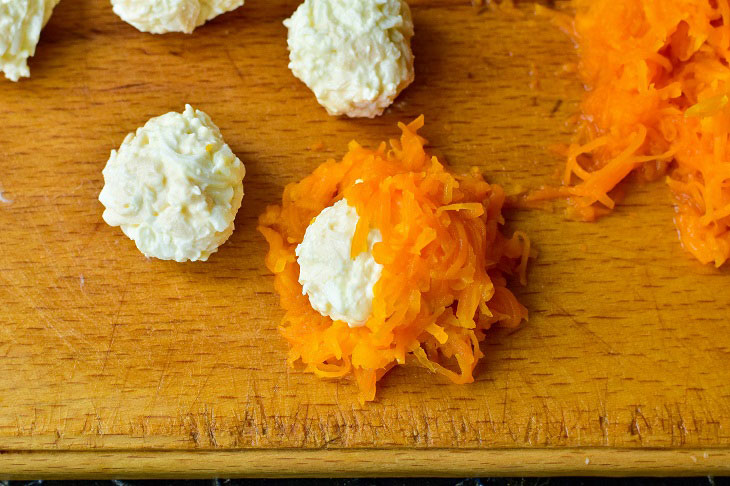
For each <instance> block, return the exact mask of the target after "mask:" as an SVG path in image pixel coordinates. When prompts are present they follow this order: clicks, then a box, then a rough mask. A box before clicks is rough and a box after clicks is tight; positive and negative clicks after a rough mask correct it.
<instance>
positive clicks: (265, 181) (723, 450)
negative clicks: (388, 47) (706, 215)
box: [0, 0, 730, 477]
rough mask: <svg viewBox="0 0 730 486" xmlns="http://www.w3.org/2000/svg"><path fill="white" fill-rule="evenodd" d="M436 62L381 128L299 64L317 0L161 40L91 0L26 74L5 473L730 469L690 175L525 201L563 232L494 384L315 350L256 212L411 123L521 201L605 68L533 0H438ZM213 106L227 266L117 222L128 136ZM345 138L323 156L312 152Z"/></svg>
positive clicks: (13, 149)
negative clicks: (511, 1) (690, 224)
mask: <svg viewBox="0 0 730 486" xmlns="http://www.w3.org/2000/svg"><path fill="white" fill-rule="evenodd" d="M411 3H412V7H413V13H414V18H415V23H416V30H417V36H416V38H415V41H414V51H415V54H416V58H417V67H416V82H415V83H414V84H413V85H412V86H411V87H410V88H409V89H408V90H407V91H406V92H404V93H403V95H402V96H401V97H400V98H399V99H398V100H397V102H396V103H395V105H393V107H391V108H390V109H389V110H388V111H387V112H386V114H385V115H384V116H382V117H380V118H378V119H376V120H346V119H335V118H331V117H329V116H327V115H326V113H325V111H324V110H323V109H322V108H321V107H319V106H318V105H317V103H316V101H315V99H314V96H313V95H312V94H311V93H310V92H309V91H308V90H307V89H306V88H305V87H304V86H303V85H302V84H301V83H299V82H298V81H297V80H296V79H295V78H294V77H293V76H292V75H291V73H290V72H289V70H288V69H287V60H288V58H287V50H286V31H285V28H284V27H283V26H282V20H283V19H284V18H285V17H287V16H288V15H290V14H291V12H292V11H293V10H294V9H295V7H296V4H297V2H296V0H270V1H255V0H251V1H249V2H248V5H246V6H245V7H244V8H241V9H239V10H237V11H235V12H233V13H230V14H227V15H224V16H222V17H219V18H218V19H216V20H215V21H213V22H211V23H209V24H208V25H206V26H204V27H202V28H200V29H198V30H197V31H196V33H195V34H194V35H190V36H186V35H175V34H172V35H164V36H153V35H150V34H142V33H140V32H137V31H136V30H135V29H133V28H132V27H130V26H129V25H127V24H125V23H123V22H121V21H120V20H119V19H118V18H117V17H116V16H115V15H114V14H113V13H112V11H111V7H110V5H109V4H108V2H106V1H102V0H63V1H62V2H61V4H60V5H59V6H58V7H57V9H56V12H55V14H54V16H53V18H52V20H51V22H50V24H49V25H48V27H47V28H46V29H45V31H44V32H43V36H42V41H41V43H40V45H39V48H38V54H37V55H36V57H34V58H33V59H32V61H31V70H32V78H31V79H30V80H24V81H22V82H20V83H18V84H13V83H10V82H6V81H4V80H2V81H0V126H1V127H2V128H1V129H0V163H1V164H2V165H1V166H0V167H1V168H0V184H1V185H2V190H3V194H4V197H5V198H6V199H7V200H9V201H11V202H7V203H0V239H1V240H0V304H1V305H2V312H1V313H0V476H5V477H40V476H43V477H79V476H90V475H93V476H96V477H101V476H110V477H135V476H148V477H149V476H161V477H162V476H188V477H193V476H216V475H218V476H241V475H262V476H285V475H325V476H336V475H401V474H403V475H429V474H440V475H441V474H443V475H465V474H469V475H476V474H629V473H636V474H720V473H730V367H728V359H729V358H730V319H729V317H730V316H729V312H730V311H729V309H730V291H729V289H730V274H729V272H728V269H727V268H725V269H720V270H717V269H715V268H711V267H706V266H701V265H699V264H698V263H697V262H695V261H694V260H692V259H691V258H690V257H689V256H688V255H687V253H685V252H684V251H683V250H682V248H681V247H680V245H679V243H678V240H677V236H676V231H675V229H674V227H673V225H672V206H671V201H670V198H669V195H668V191H667V189H666V187H665V186H664V184H663V183H662V182H659V183H656V184H651V185H636V186H635V187H631V190H630V192H629V195H628V197H627V198H626V200H625V201H624V203H623V204H622V205H621V206H620V207H619V208H618V210H617V211H616V212H615V213H614V214H613V215H612V216H610V217H608V218H605V219H604V220H602V221H601V222H599V223H597V224H587V223H579V222H571V221H567V220H566V219H565V218H564V216H563V213H562V211H556V212H552V213H551V212H546V211H512V212H509V213H508V214H507V216H508V219H509V223H508V227H509V230H510V231H511V230H512V229H515V228H520V229H524V230H526V231H527V232H528V233H529V234H530V235H531V237H532V239H533V241H534V244H535V246H536V247H537V248H538V250H539V253H540V255H539V257H538V259H537V260H536V261H535V262H534V264H532V265H531V268H530V274H529V284H528V285H527V286H526V287H524V288H521V287H519V285H515V287H516V292H517V293H518V295H519V298H520V299H521V301H522V302H523V303H524V304H525V305H526V306H527V307H528V308H529V309H530V313H531V318H530V321H529V323H527V324H526V325H524V326H523V327H522V328H520V329H519V330H517V331H512V332H505V331H499V330H497V331H496V332H493V333H491V334H490V335H489V337H488V339H487V342H486V343H485V345H484V350H485V352H486V354H487V357H486V359H485V360H484V362H483V364H482V365H480V366H479V368H478V374H477V380H476V383H474V384H471V385H466V386H456V385H452V384H450V383H448V382H447V381H445V380H444V379H443V378H440V377H438V376H434V375H431V374H430V373H428V372H427V371H425V370H423V369H420V368H415V367H410V368H399V369H396V370H394V371H393V372H391V373H389V374H388V375H387V377H386V378H384V379H383V380H382V382H381V384H380V386H379V392H378V400H377V401H376V402H375V403H369V404H367V405H365V406H361V405H359V403H358V401H357V397H356V390H355V386H354V385H353V384H351V383H348V382H325V381H320V380H319V379H317V378H315V377H313V376H311V375H309V374H303V373H301V372H297V371H294V370H290V369H288V368H287V366H286V364H285V355H286V349H287V347H286V345H285V343H284V341H283V339H282V338H281V337H280V336H279V334H278V332H277V325H278V322H279V320H280V318H281V316H282V313H281V311H280V309H279V307H278V303H277V297H276V295H275V294H274V291H273V283H272V280H273V279H272V276H271V274H270V273H269V272H268V271H267V270H266V269H265V267H264V264H263V256H264V253H265V250H266V246H265V244H264V241H263V239H262V238H261V236H260V235H259V234H258V233H257V232H256V229H255V227H256V220H257V217H258V215H259V214H260V213H261V212H262V210H263V209H264V207H265V205H267V204H271V203H275V202H277V201H278V200H279V198H280V196H281V192H282V189H283V187H284V185H285V184H286V183H288V182H291V181H294V180H297V179H299V178H301V177H302V176H304V175H305V174H307V173H308V172H309V171H311V170H312V169H313V168H314V167H316V166H317V165H318V164H319V163H321V162H322V161H324V160H325V159H326V158H329V157H340V156H341V155H342V154H343V153H344V152H345V150H346V144H347V142H348V141H349V140H351V139H353V138H356V139H357V140H359V141H360V142H362V143H365V144H370V145H373V144H376V143H377V142H379V141H380V140H386V139H388V138H391V137H393V136H396V135H397V133H398V132H397V129H396V122H397V121H399V120H404V121H408V120H411V119H413V118H415V117H416V116H418V115H420V114H422V113H423V114H425V116H426V127H425V129H424V130H423V134H424V135H425V136H426V137H427V138H428V139H429V140H430V142H431V147H432V148H433V150H434V151H435V152H437V153H439V154H442V155H443V156H444V157H445V158H446V159H447V160H448V161H449V162H450V164H451V165H452V166H454V167H455V168H457V169H466V168H468V167H469V166H472V165H477V166H479V167H480V168H481V169H483V171H484V173H485V174H486V175H487V177H488V179H489V180H490V181H492V182H496V183H500V184H503V185H504V186H505V188H506V189H507V191H508V192H511V193H514V192H517V191H519V190H520V189H521V188H527V187H535V186H537V185H540V184H542V183H544V182H546V181H551V180H552V177H553V174H554V173H555V171H556V169H557V168H558V167H559V166H560V164H561V162H560V161H559V160H558V159H556V158H555V157H554V156H552V155H550V152H549V151H548V150H547V148H546V147H547V146H548V145H549V144H551V143H555V142H564V141H567V140H568V139H569V137H570V127H569V126H568V125H566V123H565V120H566V119H567V118H568V117H569V116H570V115H571V114H573V113H574V112H575V110H576V103H577V100H578V99H579V96H580V93H581V89H582V88H581V86H580V84H579V83H578V81H577V80H576V79H574V78H573V77H572V76H571V75H570V74H565V73H564V72H563V70H562V66H563V65H564V64H565V63H567V62H571V61H574V56H575V52H574V50H573V47H572V45H571V43H570V42H569V41H568V39H566V38H565V37H564V36H563V35H562V34H561V33H560V32H558V31H557V30H556V29H555V28H553V27H552V26H551V25H550V24H549V22H548V21H547V20H546V19H543V18H539V17H535V16H534V15H533V13H532V11H533V4H532V3H530V2H528V1H525V2H524V3H521V4H520V11H521V12H522V14H521V15H511V14H508V13H500V12H493V11H491V10H489V9H476V8H474V7H472V6H471V5H470V4H469V2H468V0H417V1H412V2H411ZM185 103H191V104H193V105H194V106H195V107H197V108H200V109H203V110H205V111H206V112H207V113H209V114H210V115H211V117H212V118H213V120H214V121H215V122H216V123H217V124H218V125H219V126H220V128H221V130H222V132H223V134H224V136H225V138H226V140H227V142H228V143H229V144H230V145H231V147H232V149H233V150H234V152H236V153H237V154H238V156H239V157H240V158H241V159H242V160H243V161H244V163H245V164H246V167H247V169H248V175H247V176H246V179H245V189H246V196H245V198H244V204H243V207H242V209H241V211H240V212H239V214H238V218H237V220H236V231H235V233H234V234H233V236H232V238H231V239H230V241H229V242H228V243H226V244H225V246H223V247H222V248H221V250H220V251H219V252H218V253H216V254H215V255H214V256H213V257H212V258H211V259H210V261H209V262H207V263H188V264H178V263H174V262H163V261H157V260H147V259H145V258H144V257H143V256H142V255H141V254H140V253H139V252H138V251H137V250H136V248H135V247H134V244H133V243H132V242H131V241H130V240H128V239H127V238H126V237H125V236H124V235H123V234H122V233H121V231H120V230H119V229H118V228H110V227H108V226H107V225H106V224H105V223H104V222H103V221H102V219H101V213H102V206H101V205H100V204H99V202H98V201H97V195H98V193H99V191H100V189H101V187H102V177H101V169H102V168H103V166H104V164H105V163H106V160H107V158H108V156H109V152H110V150H111V149H113V148H116V147H118V146H119V145H120V143H121V142H122V140H123V138H124V136H125V135H126V134H127V133H128V132H130V131H133V130H134V129H136V128H137V127H138V126H141V125H142V124H143V123H144V122H145V121H146V120H147V119H149V118H150V117H153V116H156V115H159V114H162V113H166V112H168V111H171V110H177V111H180V110H181V109H182V108H183V106H184V104H185ZM320 143H322V144H323V145H324V148H323V149H321V150H311V147H313V146H317V145H318V144H320Z"/></svg>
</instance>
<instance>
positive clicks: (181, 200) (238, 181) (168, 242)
mask: <svg viewBox="0 0 730 486" xmlns="http://www.w3.org/2000/svg"><path fill="white" fill-rule="evenodd" d="M102 173H103V175H104V188H103V189H102V191H101V193H100V194H99V200H100V201H101V203H102V204H103V205H104V206H105V207H106V210H105V211H104V215H103V217H104V221H106V222H107V223H108V224H109V225H111V226H120V227H121V229H122V231H123V232H124V234H126V235H127V236H128V237H129V238H131V239H132V240H134V242H135V243H136V244H137V248H139V250H140V251H141V252H142V253H144V254H145V255H146V256H148V257H155V258H160V259H162V260H176V261H178V262H184V261H188V260H192V261H196V260H207V259H208V257H209V256H210V255H211V254H212V253H214V252H215V251H216V250H217V249H218V247H219V246H220V245H222V244H223V243H224V242H225V241H226V240H227V239H228V237H229V236H230V235H231V233H233V228H234V225H233V220H234V218H235V216H236V212H238V209H239V208H240V207H241V200H242V198H243V182H242V181H243V177H244V176H245V174H246V169H245V167H244V165H243V163H241V161H240V160H239V159H238V157H236V156H235V155H234V154H233V152H232V151H231V149H230V148H229V147H228V145H227V144H226V143H225V142H224V141H223V136H222V135H221V132H220V130H219V129H218V127H217V126H216V125H215V124H214V123H213V122H212V121H211V119H210V117H209V116H208V115H206V114H205V113H203V112H202V111H200V110H195V109H193V108H192V107H191V106H190V105H187V106H186V107H185V111H184V112H183V113H175V112H172V113H167V114H166V115H162V116H159V117H157V118H153V119H151V120H150V121H148V122H147V123H146V124H145V125H144V126H143V127H142V128H139V129H137V131H136V133H130V134H129V135H127V137H126V138H125V139H124V142H123V143H122V145H121V147H119V150H112V153H111V157H110V158H109V161H108V162H107V164H106V167H105V168H104V170H103V172H102Z"/></svg>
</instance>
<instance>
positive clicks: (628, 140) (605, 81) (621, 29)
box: [527, 0, 730, 267]
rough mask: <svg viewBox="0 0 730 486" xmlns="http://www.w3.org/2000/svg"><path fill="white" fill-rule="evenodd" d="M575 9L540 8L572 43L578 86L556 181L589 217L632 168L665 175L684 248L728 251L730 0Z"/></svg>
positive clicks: (708, 255) (600, 210) (704, 253)
mask: <svg viewBox="0 0 730 486" xmlns="http://www.w3.org/2000/svg"><path fill="white" fill-rule="evenodd" d="M574 7H575V12H576V13H575V16H574V17H573V18H572V19H571V18H570V17H568V16H566V15H565V14H563V13H558V12H553V11H550V10H548V9H545V8H543V7H539V8H538V13H539V14H545V15H550V16H552V18H553V22H554V23H555V25H556V26H558V27H559V28H560V29H561V30H563V31H564V32H566V33H568V34H569V35H571V36H572V37H573V39H574V40H575V41H576V44H577V45H578V49H579V54H580V63H579V66H578V73H579V75H580V77H581V79H582V81H583V82H584V84H585V85H586V87H587V91H586V93H585V95H584V97H583V100H582V103H581V112H582V113H581V116H580V117H579V119H578V128H577V131H576V139H575V141H574V143H573V144H572V145H571V146H570V147H569V149H568V152H567V163H566V166H565V173H564V176H563V187H561V188H556V189H554V190H549V189H546V188H543V189H541V190H539V191H536V192H533V193H532V194H530V195H529V196H528V197H527V202H529V201H533V202H534V201H538V200H545V199H549V198H558V197H567V198H568V201H569V203H570V205H571V210H572V213H573V214H574V215H576V216H578V217H579V218H582V219H586V220H593V219H595V218H596V217H598V216H600V215H601V214H605V213H606V212H608V211H609V210H611V209H613V207H614V199H613V198H612V197H611V196H610V194H609V193H610V192H611V191H612V190H614V189H615V188H616V186H617V185H618V184H619V183H620V182H621V181H623V180H624V179H626V178H627V177H628V175H629V174H631V173H634V174H637V175H638V176H640V178H642V179H645V180H655V179H658V178H662V177H664V179H665V180H666V181H667V183H668V185H669V188H670V189H671V191H672V193H673V195H674V201H675V209H676V216H675V219H674V221H675V224H676V226H677V229H678V230H679V235H680V239H681V242H682V244H683V246H684V247H685V249H687V250H688V251H689V252H690V253H691V254H692V255H694V256H695V257H696V258H697V259H698V260H699V261H700V262H702V263H710V262H712V263H714V264H715V265H716V266H718V267H719V266H721V265H722V264H723V263H725V262H726V261H727V260H728V258H729V257H730V147H729V146H728V133H730V105H729V100H730V66H729V63H730V3H729V0H662V1H656V0H574Z"/></svg>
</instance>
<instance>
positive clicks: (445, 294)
mask: <svg viewBox="0 0 730 486" xmlns="http://www.w3.org/2000/svg"><path fill="white" fill-rule="evenodd" d="M422 126H423V117H420V118H418V119H417V120H415V121H414V122H412V123H411V124H409V125H404V124H400V125H399V127H400V128H401V130H402V132H403V133H402V136H401V139H400V141H393V140H392V141H391V142H390V144H391V149H390V150H388V149H387V146H386V144H385V143H383V144H381V145H380V147H378V149H377V150H370V149H367V148H364V147H361V146H360V145H358V144H357V143H356V142H351V143H350V145H349V152H348V153H347V154H346V155H345V157H344V158H343V160H342V161H341V162H336V161H334V160H329V161H327V162H325V163H324V164H322V165H320V166H319V167H318V168H317V169H315V170H314V172H313V173H312V174H311V175H309V176H307V177H305V178H304V179H303V180H302V181H301V182H298V183H293V184H289V185H287V187H286V188H285V189H284V195H283V198H282V204H281V205H280V206H278V205H277V206H269V207H268V208H267V209H266V211H265V212H264V214H262V215H261V217H260V218H259V231H260V232H261V233H262V234H263V235H264V237H265V238H266V240H267V242H268V243H269V247H270V249H269V252H268V255H267V257H266V264H267V267H268V268H269V269H270V270H271V271H272V272H273V273H274V274H275V287H276V290H277V292H278V293H279V295H280V298H281V305H282V307H283V308H284V310H285V316H284V320H283V324H282V327H281V332H282V334H283V335H284V337H285V338H286V339H287V341H288V342H289V344H290V351H289V359H288V361H289V363H290V364H292V365H294V364H295V363H297V362H299V361H300V362H301V363H303V364H304V366H305V368H306V370H308V371H310V372H312V373H314V374H316V375H317V376H320V377H322V378H342V377H346V376H351V377H354V379H355V381H356V382H357V384H358V385H359V390H360V400H361V402H365V401H369V400H373V399H374V397H375V385H376V382H377V381H378V380H379V379H380V378H381V377H382V376H383V375H384V374H385V373H386V372H387V371H388V370H390V369H391V368H392V367H393V366H395V365H397V364H405V363H406V362H407V361H409V362H414V363H416V364H419V365H421V366H423V367H426V368H427V369H429V370H431V371H432V372H435V373H439V374H442V375H444V376H446V377H448V378H449V379H450V380H452V381H453V382H454V383H469V382H472V381H473V380H474V378H473V374H472V373H473V370H474V367H475V366H476V364H477V361H478V360H479V358H481V357H482V356H483V354H482V352H481V351H480V349H479V342H480V341H482V340H483V339H484V337H485V331H486V330H487V329H489V327H490V326H492V325H493V324H496V323H500V324H502V325H504V326H509V327H512V326H517V325H518V324H519V323H520V322H521V321H522V320H523V319H526V318H527V310H526V309H525V308H524V307H523V306H522V305H521V304H520V303H519V302H518V301H517V299H516V298H515V296H514V295H513V294H512V292H510V291H509V290H508V289H507V287H506V285H507V281H506V275H510V274H517V275H519V276H520V279H521V280H522V281H523V282H524V280H525V270H526V265H527V260H528V257H529V254H530V246H529V240H528V239H527V237H526V236H525V235H524V234H523V233H520V232H516V233H515V234H514V236H513V237H512V238H510V239H507V238H506V237H504V236H503V235H502V233H501V232H500V225H502V224H503V223H504V220H503V218H502V213H501V210H502V205H503V203H504V199H505V195H504V191H503V190H502V188H501V187H500V186H497V185H490V184H488V183H487V182H485V181H484V179H483V178H482V176H481V175H480V173H479V171H478V170H477V169H476V168H475V169H472V171H471V172H470V173H469V174H466V175H453V174H452V173H450V172H449V171H447V170H446V169H445V168H444V166H443V165H442V164H441V163H440V162H439V161H438V159H437V158H436V157H430V156H429V155H428V154H427V153H426V152H425V151H424V148H423V146H424V144H425V140H424V139H423V138H422V137H420V136H419V135H418V134H417V131H418V129H419V128H421V127H422ZM358 180H362V182H361V183H357V184H356V181H358ZM341 198H346V199H347V201H348V204H350V205H352V206H354V207H355V208H356V209H357V212H358V215H359V217H360V219H359V223H358V226H357V228H356V231H355V236H354V237H353V243H352V256H353V258H354V257H355V256H357V254H358V253H359V252H361V251H366V250H367V235H368V232H369V230H370V228H371V227H375V228H378V229H379V230H380V232H381V234H382V237H383V241H382V242H381V243H377V244H376V245H375V246H374V247H373V257H374V258H375V260H376V261H377V262H378V263H380V264H382V265H383V271H382V276H381V278H380V280H379V281H378V282H377V284H376V285H375V288H374V299H373V311H372V316H371V317H370V319H369V320H368V321H367V323H366V325H365V326H363V327H357V328H349V327H348V326H347V324H346V323H344V322H341V321H333V320H332V319H330V318H329V317H323V316H322V315H320V314H319V313H318V312H317V311H315V310H313V309H312V308H311V306H310V304H309V300H308V297H307V296H306V295H302V287H301V285H300V284H299V282H298V278H299V266H298V265H297V262H296V256H295V253H294V250H295V248H296V246H297V245H298V244H299V243H300V242H301V241H302V238H303V236H304V232H305V230H306V229H307V226H308V225H309V224H310V222H311V221H312V219H313V218H314V217H315V216H317V215H318V214H319V213H320V211H322V210H323V209H324V208H326V207H328V206H331V205H332V204H334V203H335V202H336V201H338V200H340V199H341Z"/></svg>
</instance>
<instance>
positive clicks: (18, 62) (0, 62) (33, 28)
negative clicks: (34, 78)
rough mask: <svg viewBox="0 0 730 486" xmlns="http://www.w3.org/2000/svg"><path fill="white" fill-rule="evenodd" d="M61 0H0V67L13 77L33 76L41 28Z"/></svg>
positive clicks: (0, 69) (10, 77) (9, 77)
mask: <svg viewBox="0 0 730 486" xmlns="http://www.w3.org/2000/svg"><path fill="white" fill-rule="evenodd" d="M59 1H60V0H0V71H2V72H3V73H5V77H6V78H8V79H9V80H11V81H17V80H19V79H20V78H27V77H29V76H30V70H29V69H28V58H29V57H31V56H33V55H34V54H35V48H36V45H38V40H39V39H40V36H41V30H42V29H43V27H45V25H46V23H48V20H49V19H50V18H51V14H52V13H53V8H54V7H55V6H56V5H58V2H59Z"/></svg>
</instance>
